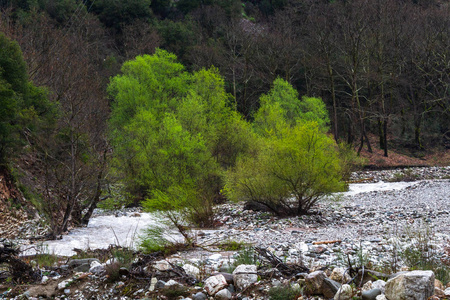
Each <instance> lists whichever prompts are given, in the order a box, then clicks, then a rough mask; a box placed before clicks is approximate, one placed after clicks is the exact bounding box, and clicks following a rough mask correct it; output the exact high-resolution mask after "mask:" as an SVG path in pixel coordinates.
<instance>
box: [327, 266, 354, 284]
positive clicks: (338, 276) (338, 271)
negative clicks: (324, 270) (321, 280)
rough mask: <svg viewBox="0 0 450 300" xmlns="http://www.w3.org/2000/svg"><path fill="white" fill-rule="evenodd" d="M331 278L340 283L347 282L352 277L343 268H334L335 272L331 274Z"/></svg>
mask: <svg viewBox="0 0 450 300" xmlns="http://www.w3.org/2000/svg"><path fill="white" fill-rule="evenodd" d="M330 279H331V280H334V281H337V282H339V283H347V282H348V281H350V279H351V278H350V276H349V275H348V274H347V273H345V270H344V269H343V268H334V269H333V272H331V274H330Z"/></svg>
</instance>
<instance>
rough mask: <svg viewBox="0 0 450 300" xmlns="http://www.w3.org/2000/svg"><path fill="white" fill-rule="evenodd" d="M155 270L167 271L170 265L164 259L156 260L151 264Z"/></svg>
mask: <svg viewBox="0 0 450 300" xmlns="http://www.w3.org/2000/svg"><path fill="white" fill-rule="evenodd" d="M153 267H154V268H155V269H156V270H158V271H167V270H170V269H172V267H171V266H170V264H169V262H167V261H165V260H158V261H155V264H154V266H153Z"/></svg>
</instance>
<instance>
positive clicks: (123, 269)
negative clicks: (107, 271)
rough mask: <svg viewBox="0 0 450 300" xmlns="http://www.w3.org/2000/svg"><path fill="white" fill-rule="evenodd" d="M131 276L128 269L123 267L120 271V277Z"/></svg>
mask: <svg viewBox="0 0 450 300" xmlns="http://www.w3.org/2000/svg"><path fill="white" fill-rule="evenodd" d="M129 274H130V271H129V270H128V269H127V268H125V267H121V268H120V269H119V275H120V276H128V275H129Z"/></svg>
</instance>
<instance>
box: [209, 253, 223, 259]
mask: <svg viewBox="0 0 450 300" xmlns="http://www.w3.org/2000/svg"><path fill="white" fill-rule="evenodd" d="M221 259H222V254H219V253H217V254H213V255H210V256H209V257H208V260H212V261H219V260H221Z"/></svg>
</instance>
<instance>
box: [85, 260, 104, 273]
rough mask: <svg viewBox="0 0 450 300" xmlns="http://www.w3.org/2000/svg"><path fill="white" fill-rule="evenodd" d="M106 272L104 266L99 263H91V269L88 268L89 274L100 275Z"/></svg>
mask: <svg viewBox="0 0 450 300" xmlns="http://www.w3.org/2000/svg"><path fill="white" fill-rule="evenodd" d="M105 271H106V268H105V266H104V265H102V264H101V263H99V262H98V261H93V262H91V267H90V268H89V272H90V273H93V274H97V275H98V274H101V273H103V272H105Z"/></svg>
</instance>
